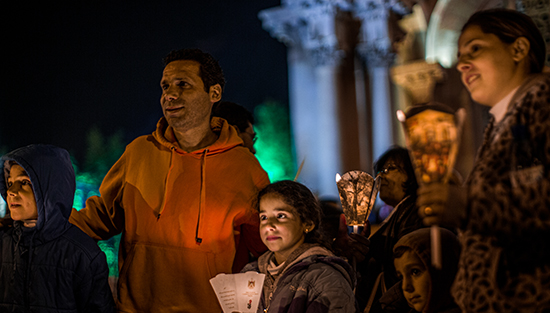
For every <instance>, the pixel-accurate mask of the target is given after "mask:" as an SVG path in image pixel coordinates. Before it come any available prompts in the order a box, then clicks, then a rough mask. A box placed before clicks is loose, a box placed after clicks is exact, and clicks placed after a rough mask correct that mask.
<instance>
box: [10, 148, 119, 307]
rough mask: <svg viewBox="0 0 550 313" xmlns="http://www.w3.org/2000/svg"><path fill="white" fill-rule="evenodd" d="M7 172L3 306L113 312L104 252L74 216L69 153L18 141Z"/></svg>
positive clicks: (73, 180) (71, 168) (59, 149)
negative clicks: (8, 222) (75, 222)
mask: <svg viewBox="0 0 550 313" xmlns="http://www.w3.org/2000/svg"><path fill="white" fill-rule="evenodd" d="M0 175H1V176H0V177H1V178H2V182H0V193H1V194H2V197H3V198H4V200H5V201H6V203H7V205H8V211H9V214H10V218H11V219H12V220H13V224H12V225H13V226H12V227H3V228H0V262H1V264H0V312H61V311H63V312H114V301H113V296H112V293H111V290H110V288H109V284H108V275H109V269H108V267H107V262H106V257H105V254H104V253H103V252H102V251H101V250H100V249H99V247H98V246H97V244H96V243H95V242H94V241H93V239H91V238H90V237H88V235H86V234H85V233H84V232H82V231H81V230H80V229H79V228H78V227H76V226H74V225H72V224H70V223H69V215H70V214H71V208H72V205H73V197H74V191H75V175H74V171H73V167H72V163H71V160H70V158H69V153H68V152H67V151H65V150H63V149H61V148H57V147H54V146H49V145H30V146H27V147H23V148H19V149H17V150H14V151H12V152H10V153H8V154H7V155H5V156H3V157H2V160H1V161H0Z"/></svg>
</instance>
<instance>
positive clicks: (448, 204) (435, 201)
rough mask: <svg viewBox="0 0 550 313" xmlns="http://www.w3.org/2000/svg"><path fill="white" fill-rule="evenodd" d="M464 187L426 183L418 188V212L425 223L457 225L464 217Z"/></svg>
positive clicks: (465, 197) (465, 195)
mask: <svg viewBox="0 0 550 313" xmlns="http://www.w3.org/2000/svg"><path fill="white" fill-rule="evenodd" d="M466 201H467V193H466V189H465V188H463V187H459V186H456V185H449V184H440V183H434V184H428V185H425V186H421V187H419V188H418V198H417V200H416V204H417V205H418V214H419V215H420V217H422V219H423V222H424V224H425V225H428V226H431V225H440V226H447V227H458V226H460V224H461V222H462V220H463V219H464V218H465V217H466V203H467V202H466Z"/></svg>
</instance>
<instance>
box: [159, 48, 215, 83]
mask: <svg viewBox="0 0 550 313" xmlns="http://www.w3.org/2000/svg"><path fill="white" fill-rule="evenodd" d="M177 60H190V61H196V62H199V64H200V65H201V66H200V72H199V75H200V77H201V79H202V82H203V84H204V90H205V91H206V92H210V87H212V86H214V85H216V84H220V86H221V87H222V91H223V89H224V86H225V77H224V76H223V71H222V68H221V67H220V64H219V63H218V61H216V59H214V57H213V56H212V55H211V54H209V53H206V52H202V51H201V50H199V49H181V50H174V51H171V52H170V53H168V55H167V56H166V57H164V59H163V61H164V66H166V65H168V63H170V62H173V61H177Z"/></svg>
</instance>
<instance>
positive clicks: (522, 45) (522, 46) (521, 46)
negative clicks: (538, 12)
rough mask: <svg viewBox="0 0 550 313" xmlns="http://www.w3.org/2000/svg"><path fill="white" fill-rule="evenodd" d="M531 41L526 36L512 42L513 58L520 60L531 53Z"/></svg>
mask: <svg viewBox="0 0 550 313" xmlns="http://www.w3.org/2000/svg"><path fill="white" fill-rule="evenodd" d="M530 48H531V43H530V42H529V40H528V39H527V38H525V37H519V38H517V39H516V41H514V43H512V58H513V59H514V61H516V62H519V61H521V60H523V59H525V57H527V56H528V55H529V49H530Z"/></svg>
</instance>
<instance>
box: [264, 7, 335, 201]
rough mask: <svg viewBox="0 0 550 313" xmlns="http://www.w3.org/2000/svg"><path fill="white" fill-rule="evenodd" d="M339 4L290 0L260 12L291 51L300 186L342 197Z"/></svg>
mask: <svg viewBox="0 0 550 313" xmlns="http://www.w3.org/2000/svg"><path fill="white" fill-rule="evenodd" d="M338 2H339V1H298V0H287V1H283V2H282V6H281V7H275V8H271V9H267V10H264V11H262V12H260V14H259V18H260V19H261V20H262V22H263V27H264V29H266V30H267V31H269V32H270V33H271V35H272V36H273V37H275V38H277V39H279V40H280V41H282V42H283V43H285V44H286V45H287V47H288V67H289V92H290V104H289V105H290V114H291V123H292V130H293V135H294V142H295V146H296V160H297V162H298V164H300V163H301V162H302V160H304V159H305V163H304V167H303V169H302V172H301V174H300V177H299V179H298V181H300V182H302V183H304V184H305V185H307V186H308V187H309V188H311V189H312V190H313V191H314V192H316V193H317V194H318V195H321V196H323V195H328V196H338V190H337V187H336V182H335V175H336V173H337V172H342V165H341V157H340V151H341V149H340V124H339V121H338V118H337V117H338V110H337V107H338V100H337V90H336V89H337V83H336V73H337V68H338V65H339V61H340V56H341V52H340V51H339V48H338V42H337V39H336V35H335V33H334V19H335V14H336V9H337V6H338Z"/></svg>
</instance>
